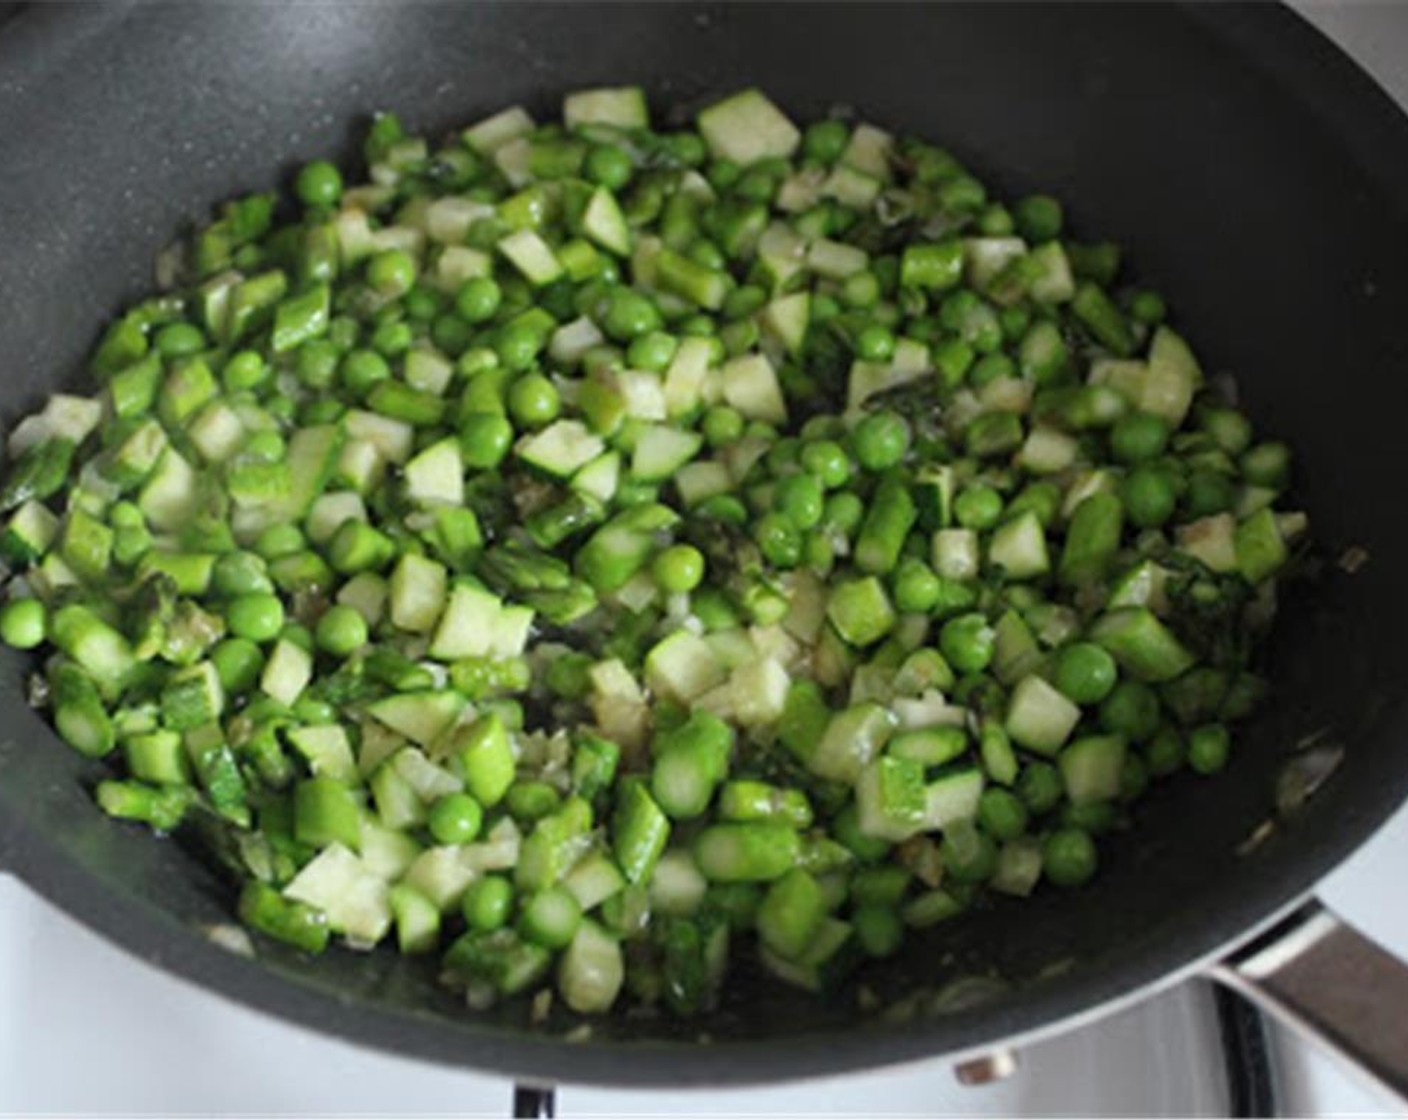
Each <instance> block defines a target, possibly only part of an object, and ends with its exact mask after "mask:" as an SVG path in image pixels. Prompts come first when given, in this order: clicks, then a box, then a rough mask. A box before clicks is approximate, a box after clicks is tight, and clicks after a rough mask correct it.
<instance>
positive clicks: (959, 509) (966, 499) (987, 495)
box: [953, 482, 1002, 530]
mask: <svg viewBox="0 0 1408 1120" xmlns="http://www.w3.org/2000/svg"><path fill="white" fill-rule="evenodd" d="M953 515H954V517H955V518H956V519H957V520H958V523H959V525H961V526H963V528H965V529H978V530H982V529H991V528H992V527H993V526H994V525H996V524H997V523H998V521H999V519H1001V517H1002V495H1001V494H999V493H998V492H997V491H996V490H995V489H993V488H992V487H991V486H988V485H986V484H984V483H981V482H975V483H971V484H969V485H968V486H965V487H964V488H963V489H962V490H960V491H959V492H958V495H957V497H955V498H954V500H953Z"/></svg>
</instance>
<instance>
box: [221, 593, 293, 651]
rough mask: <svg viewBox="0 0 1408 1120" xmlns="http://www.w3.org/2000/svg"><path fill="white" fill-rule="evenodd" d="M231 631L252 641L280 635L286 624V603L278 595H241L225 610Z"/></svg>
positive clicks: (262, 640) (269, 638) (270, 639)
mask: <svg viewBox="0 0 1408 1120" xmlns="http://www.w3.org/2000/svg"><path fill="white" fill-rule="evenodd" d="M225 622H226V624H227V625H228V626H229V628H230V633H231V634H233V635H234V636H235V637H237V638H248V639H249V640H250V641H251V642H268V641H272V640H273V639H274V638H276V637H278V636H279V632H280V631H281V630H282V629H283V625H284V604H283V601H282V600H280V599H279V597H278V596H277V595H270V594H268V593H258V594H253V595H241V596H239V598H237V599H233V600H231V602H230V605H229V607H228V609H227V610H226V612H225Z"/></svg>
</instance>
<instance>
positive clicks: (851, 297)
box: [841, 271, 880, 310]
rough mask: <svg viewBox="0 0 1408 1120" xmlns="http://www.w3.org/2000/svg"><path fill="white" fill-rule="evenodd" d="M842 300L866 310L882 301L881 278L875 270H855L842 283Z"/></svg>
mask: <svg viewBox="0 0 1408 1120" xmlns="http://www.w3.org/2000/svg"><path fill="white" fill-rule="evenodd" d="M841 302H843V303H844V304H845V305H846V306H847V307H854V308H857V309H858V310H865V309H867V308H871V307H874V306H875V305H876V304H877V303H879V302H880V279H879V277H877V276H876V275H875V273H873V272H868V271H862V272H853V273H851V275H849V276H847V277H846V279H845V280H844V281H842V283H841Z"/></svg>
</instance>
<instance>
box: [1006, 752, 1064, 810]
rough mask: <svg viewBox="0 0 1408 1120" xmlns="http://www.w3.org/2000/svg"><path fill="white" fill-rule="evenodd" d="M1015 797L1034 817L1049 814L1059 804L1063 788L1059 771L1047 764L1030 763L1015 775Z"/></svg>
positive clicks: (1062, 795)
mask: <svg viewBox="0 0 1408 1120" xmlns="http://www.w3.org/2000/svg"><path fill="white" fill-rule="evenodd" d="M1016 791H1017V796H1018V797H1020V798H1021V799H1022V804H1024V805H1025V806H1026V807H1027V810H1028V811H1029V812H1030V813H1032V814H1033V815H1034V816H1040V815H1041V814H1042V813H1049V812H1050V811H1051V810H1052V809H1054V808H1056V806H1057V805H1059V804H1060V803H1061V798H1062V797H1064V796H1065V793H1066V790H1065V786H1064V784H1063V783H1062V781H1061V771H1060V770H1058V769H1056V767H1055V766H1053V765H1052V764H1051V763H1049V762H1030V763H1028V764H1027V765H1026V766H1024V767H1022V772H1021V773H1020V774H1018V775H1017V785H1016Z"/></svg>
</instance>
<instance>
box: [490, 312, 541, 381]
mask: <svg viewBox="0 0 1408 1120" xmlns="http://www.w3.org/2000/svg"><path fill="white" fill-rule="evenodd" d="M542 348H543V336H542V335H541V334H539V333H538V332H537V331H536V330H535V329H534V328H533V327H532V326H530V325H529V324H527V323H509V324H507V325H506V326H505V327H504V328H503V329H502V330H501V331H499V333H498V337H497V338H496V339H495V341H494V353H495V354H497V355H498V356H499V362H500V363H501V364H502V365H503V367H504V368H505V369H510V370H526V369H528V368H529V367H531V366H532V365H533V363H534V362H536V361H537V360H538V352H539V351H540V350H542Z"/></svg>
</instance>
